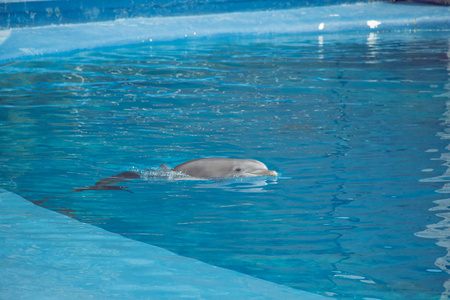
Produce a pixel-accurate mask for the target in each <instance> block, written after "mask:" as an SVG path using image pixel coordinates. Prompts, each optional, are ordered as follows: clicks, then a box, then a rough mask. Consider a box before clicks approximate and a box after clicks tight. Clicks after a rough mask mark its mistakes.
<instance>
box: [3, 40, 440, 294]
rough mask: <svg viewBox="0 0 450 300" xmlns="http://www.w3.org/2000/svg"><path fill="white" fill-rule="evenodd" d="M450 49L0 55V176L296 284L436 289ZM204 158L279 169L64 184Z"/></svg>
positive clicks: (102, 217)
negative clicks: (110, 184) (261, 173)
mask: <svg viewBox="0 0 450 300" xmlns="http://www.w3.org/2000/svg"><path fill="white" fill-rule="evenodd" d="M448 51H449V40H448V35H447V33H446V32H442V33H440V32H415V33H414V32H411V33H409V32H408V33H405V32H402V33H370V34H368V35H366V34H361V35H357V34H355V35H349V34H347V35H323V36H315V35H311V36H298V35H286V36H283V35H277V36H258V37H255V36H239V37H222V38H215V39H196V40H190V41H187V40H184V41H175V42H171V43H154V44H147V45H140V46H127V47H120V48H111V49H96V50H89V51H79V52H74V53H70V54H68V55H60V56H45V57H40V58H31V59H27V60H19V61H16V62H10V63H7V64H3V65H2V66H1V69H0V73H1V77H2V81H1V83H0V86H1V89H0V107H1V109H0V165H1V171H0V187H2V188H6V189H8V190H10V191H14V192H16V193H18V194H19V195H22V196H24V197H26V198H27V199H29V200H32V201H40V202H39V204H40V205H42V206H44V207H46V208H49V209H52V210H56V211H59V212H62V213H64V214H67V215H69V216H71V217H73V218H76V219H79V220H81V221H83V222H86V223H89V224H93V225H96V226H99V227H102V228H104V229H107V230H109V231H111V232H115V233H118V234H121V235H124V236H126V237H129V238H131V239H136V240H140V241H143V242H146V243H149V244H152V245H157V246H161V247H163V248H166V249H168V250H171V251H174V252H175V253H178V254H181V255H184V256H188V257H193V258H196V259H199V260H202V261H204V262H207V263H210V264H213V265H218V266H222V267H225V268H229V269H233V270H237V271H240V272H243V273H246V274H249V275H252V276H256V277H259V278H263V279H266V280H269V281H273V282H276V283H280V284H283V285H287V286H291V287H294V288H298V289H302V290H307V291H310V292H315V293H319V294H323V295H333V296H336V297H337V298H339V299H365V298H375V299H439V298H440V297H441V296H442V297H445V293H448V292H446V291H445V288H444V284H445V282H446V281H447V280H448V279H449V276H448V274H447V271H446V268H447V267H446V266H448V264H445V263H444V264H442V263H437V264H435V262H436V261H441V262H442V257H445V255H446V254H447V251H446V249H445V248H444V247H442V241H441V246H439V245H436V244H435V243H436V242H437V241H438V238H441V239H442V234H441V235H431V238H432V239H425V238H423V237H424V235H425V234H424V233H423V232H424V231H425V230H426V229H427V228H430V225H431V227H433V224H437V223H438V222H440V221H441V220H442V218H441V217H439V216H437V215H436V204H435V203H433V201H442V199H443V198H445V197H443V195H442V193H437V192H436V191H442V188H443V185H444V184H445V183H443V181H444V182H445V179H442V178H441V177H440V176H441V175H443V174H444V173H445V172H446V167H445V166H443V165H442V164H443V163H444V161H443V157H444V156H445V155H446V153H448V151H447V150H446V146H448V142H447V141H446V135H445V134H446V133H447V129H446V128H447V122H446V121H447V118H448V114H446V109H447V108H446V101H448V89H449V87H448V79H449V71H448V68H449V67H448V66H449V57H448ZM210 156H224V157H233V158H254V159H258V160H261V161H263V162H264V163H266V164H267V166H268V167H269V169H273V170H276V171H277V172H278V173H279V174H280V176H279V177H278V178H277V179H276V180H274V179H271V178H257V179H249V180H232V181H225V182H212V181H172V180H167V179H164V178H163V179H157V178H156V179H155V178H143V179H141V180H135V181H133V182H128V183H126V185H127V186H128V187H129V190H130V191H132V192H133V193H128V192H126V191H85V192H81V193H68V192H69V191H71V190H73V189H74V188H77V187H83V186H89V185H93V184H94V183H95V182H96V181H97V180H99V179H100V178H105V177H108V176H111V175H114V174H117V173H120V172H122V171H126V170H137V171H143V170H144V169H145V168H154V167H157V166H158V165H159V164H161V163H166V164H167V165H169V166H171V167H174V166H176V165H177V164H179V163H182V162H184V161H187V160H190V159H195V158H201V157H210ZM436 177H439V178H440V179H441V180H430V178H436ZM122 185H125V184H122ZM430 209H431V210H430ZM440 209H441V210H442V209H443V208H442V207H441V208H440ZM427 225H428V227H427ZM445 226H446V225H444V227H443V230H445ZM427 237H430V235H429V236H427ZM445 238H446V237H445V236H444V240H445Z"/></svg>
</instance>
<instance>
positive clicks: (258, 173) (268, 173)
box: [251, 170, 278, 177]
mask: <svg viewBox="0 0 450 300" xmlns="http://www.w3.org/2000/svg"><path fill="white" fill-rule="evenodd" d="M251 174H252V175H254V176H273V177H276V176H278V173H277V172H276V171H272V170H256V171H253V172H251Z"/></svg>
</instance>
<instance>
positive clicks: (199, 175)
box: [71, 157, 278, 193]
mask: <svg viewBox="0 0 450 300" xmlns="http://www.w3.org/2000/svg"><path fill="white" fill-rule="evenodd" d="M159 169H160V171H162V172H170V171H173V172H178V173H180V174H181V175H184V176H183V177H180V178H177V179H178V180H202V179H213V180H218V179H227V178H229V179H232V178H245V177H257V176H272V177H276V176H278V173H277V172H275V171H272V170H269V169H268V168H267V166H266V165H265V164H263V163H262V162H260V161H258V160H254V159H236V158H224V157H212V158H200V159H194V160H190V161H188V162H185V163H182V164H180V165H178V166H176V167H175V168H173V169H170V168H169V167H167V166H166V165H165V164H162V165H160V166H159ZM149 171H156V170H149ZM138 178H141V174H139V173H137V172H132V171H126V172H123V173H120V174H117V175H114V176H111V177H108V178H105V179H100V180H99V181H98V182H97V183H96V184H95V185H94V186H88V187H84V188H77V189H75V190H73V191H71V193H72V192H81V191H86V190H125V191H127V192H130V193H131V191H128V190H126V188H127V187H123V186H114V185H113V184H116V183H119V182H123V181H128V180H131V179H138Z"/></svg>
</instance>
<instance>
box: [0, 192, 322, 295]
mask: <svg viewBox="0 0 450 300" xmlns="http://www.w3.org/2000/svg"><path fill="white" fill-rule="evenodd" d="M0 211H1V212H2V213H1V214H0V262H1V269H2V272H1V273H0V295H1V299H3V300H9V299H302V300H310V299H311V300H315V299H317V300H318V299H330V298H328V297H324V296H319V295H316V294H312V293H308V292H303V291H300V290H296V289H292V288H289V287H286V286H282V285H278V284H275V283H272V282H268V281H264V280H261V279H257V278H254V277H251V276H248V275H244V274H242V273H239V272H235V271H231V270H227V269H223V268H219V267H215V266H212V265H208V264H206V263H203V262H201V261H198V260H195V259H191V258H187V257H182V256H179V255H176V254H174V253H172V252H170V251H167V250H164V249H162V248H159V247H155V246H152V245H148V244H145V243H141V242H138V241H134V240H130V239H127V238H125V237H122V236H120V235H117V234H113V233H110V232H108V231H105V230H102V229H100V228H98V227H95V226H91V225H88V224H85V223H81V222H79V221H77V220H74V219H72V218H69V217H67V216H64V215H61V214H59V213H56V212H53V211H50V210H47V209H44V208H42V207H39V206H36V205H34V204H32V203H31V202H29V201H27V200H25V199H23V198H22V197H20V196H18V195H17V194H14V193H11V192H8V191H6V190H3V189H0Z"/></svg>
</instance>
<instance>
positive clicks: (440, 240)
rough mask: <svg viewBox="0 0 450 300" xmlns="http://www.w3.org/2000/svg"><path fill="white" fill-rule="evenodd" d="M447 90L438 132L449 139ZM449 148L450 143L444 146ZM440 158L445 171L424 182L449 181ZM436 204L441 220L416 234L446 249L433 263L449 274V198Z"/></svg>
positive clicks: (449, 288)
mask: <svg viewBox="0 0 450 300" xmlns="http://www.w3.org/2000/svg"><path fill="white" fill-rule="evenodd" d="M448 45H449V50H448V52H447V58H450V39H449V41H448ZM447 71H448V72H449V75H450V60H448V61H447ZM444 89H445V90H446V91H447V92H445V93H443V94H441V95H438V97H445V98H447V102H446V112H445V113H444V117H445V119H444V126H445V127H446V129H444V132H443V133H440V134H438V135H439V136H440V137H441V139H443V140H449V139H450V134H449V128H450V81H449V83H447V84H446V85H445V87H444ZM446 149H447V150H450V145H449V146H447V147H446ZM441 160H443V161H444V162H445V163H444V165H445V166H447V167H448V169H447V170H446V172H445V173H444V174H443V175H442V176H438V177H434V178H429V179H424V180H423V181H424V182H449V181H450V177H449V175H450V154H449V153H443V154H442V155H441ZM436 192H437V193H442V194H448V193H450V183H444V186H443V187H442V188H441V189H439V190H437V191H436ZM434 203H435V204H437V206H435V207H432V208H430V211H432V212H436V216H437V217H439V218H442V220H441V221H440V222H438V223H436V224H430V225H427V229H426V230H424V231H421V232H418V233H416V236H419V237H422V238H429V239H436V240H437V243H436V245H438V246H440V247H443V248H445V249H446V251H447V254H446V255H444V256H442V257H439V258H437V259H436V262H435V265H436V266H437V267H439V269H440V270H442V271H444V272H446V273H448V274H450V239H449V237H450V198H444V199H440V200H437V201H434ZM428 271H429V272H435V271H439V270H428ZM444 289H445V291H444V292H443V293H442V294H441V298H440V299H441V300H445V299H449V297H450V279H449V280H447V281H446V282H445V283H444Z"/></svg>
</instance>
